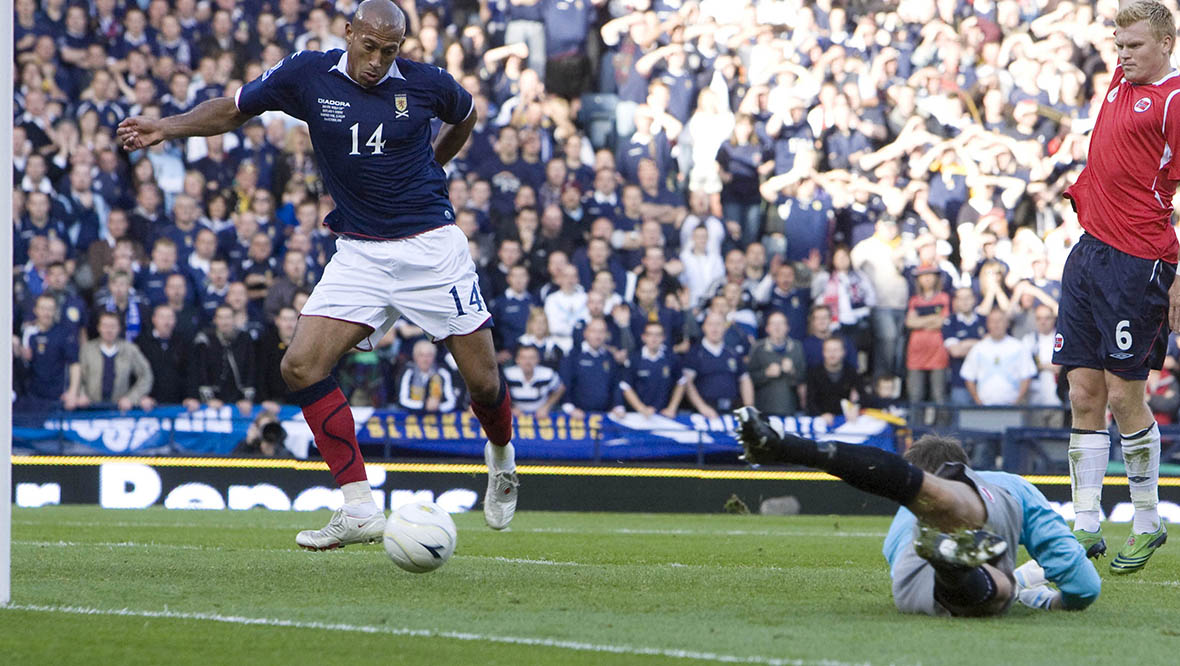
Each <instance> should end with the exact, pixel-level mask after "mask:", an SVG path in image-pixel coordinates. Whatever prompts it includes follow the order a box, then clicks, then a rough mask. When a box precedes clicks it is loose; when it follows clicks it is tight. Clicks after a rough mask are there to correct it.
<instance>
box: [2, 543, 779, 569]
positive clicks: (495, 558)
mask: <svg viewBox="0 0 1180 666" xmlns="http://www.w3.org/2000/svg"><path fill="white" fill-rule="evenodd" d="M12 543H13V545H16V546H35V547H40V548H143V549H148V548H159V549H164V550H205V551H214V552H223V551H224V552H229V551H233V552H256V553H305V552H306V551H304V550H303V549H301V548H235V547H233V546H215V545H203V546H202V545H196V544H174V543H157V542H138V541H13V542H12ZM372 552H374V549H364V548H354V549H351V550H345V549H343V548H341V549H339V550H337V551H334V552H333V554H331V555H328V554H325V555H324V557H339V555H337V554H336V553H345V554H348V555H367V554H369V553H372ZM315 556H316V555H315V554H309V555H308V557H315ZM454 557H455V558H456V559H460V560H487V561H489V562H502V563H504V564H534V565H538V566H547V567H615V566H634V567H645V568H653V567H655V568H661V567H663V568H669V569H718V568H721V569H741V570H746V571H786V569H785V568H783V567H778V566H749V565H734V566H724V565H713V564H682V563H680V562H628V563H626V564H614V563H609V562H571V561H561V560H545V559H535V558H527V557H504V556H503V555H462V554H456V555H455V556H454Z"/></svg>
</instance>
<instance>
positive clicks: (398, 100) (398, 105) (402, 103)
mask: <svg viewBox="0 0 1180 666" xmlns="http://www.w3.org/2000/svg"><path fill="white" fill-rule="evenodd" d="M393 108H394V109H396V110H397V115H396V116H395V118H409V117H410V103H409V101H408V100H407V99H406V95H405V93H398V94H396V95H394V96H393Z"/></svg>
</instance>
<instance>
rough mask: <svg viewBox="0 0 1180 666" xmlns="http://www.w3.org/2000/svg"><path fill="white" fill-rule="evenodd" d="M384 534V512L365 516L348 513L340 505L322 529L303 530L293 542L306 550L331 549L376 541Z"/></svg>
mask: <svg viewBox="0 0 1180 666" xmlns="http://www.w3.org/2000/svg"><path fill="white" fill-rule="evenodd" d="M384 536H385V512H384V511H377V512H376V513H374V514H373V515H371V516H369V517H367V518H356V517H353V516H350V515H348V513H346V512H345V511H344V508H343V507H341V508H339V509H336V513H333V514H332V519H331V520H329V521H328V524H327V525H326V526H325V527H324V529H322V530H303V531H302V532H300V533H299V534H296V535H295V543H297V544H299V546H300V547H302V548H306V549H308V550H332V549H334V548H343V547H345V546H348V545H351V544H354V543H377V542H379V541H381V539H382V538H383V537H384Z"/></svg>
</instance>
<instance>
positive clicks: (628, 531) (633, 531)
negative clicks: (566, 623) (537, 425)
mask: <svg viewBox="0 0 1180 666" xmlns="http://www.w3.org/2000/svg"><path fill="white" fill-rule="evenodd" d="M12 522H13V523H15V524H17V525H28V526H32V527H39V526H42V525H45V526H53V527H96V526H99V525H96V524H95V523H88V522H84V521H37V520H14V521H12ZM100 526H101V527H104V528H106V527H118V528H137V527H142V528H166V529H187V528H190V527H209V528H214V529H236V530H245V529H249V530H259V529H266V530H293V529H297V528H296V527H293V526H284V525H260V524H242V523H236V524H224V523H204V522H200V523H139V522H134V521H124V522H114V523H108V522H103V523H101V525H100ZM459 531H460V532H468V531H470V532H483V531H485V530H484V528H482V527H471V528H460V530H459ZM512 531H513V532H516V533H535V534H621V535H627V536H770V537H775V536H781V537H823V538H827V537H837V538H884V537H885V532H845V531H834V530H833V531H827V530H815V529H807V530H793V531H792V530H790V529H786V530H690V529H639V528H630V527H619V528H614V529H574V528H569V527H513V528H512Z"/></svg>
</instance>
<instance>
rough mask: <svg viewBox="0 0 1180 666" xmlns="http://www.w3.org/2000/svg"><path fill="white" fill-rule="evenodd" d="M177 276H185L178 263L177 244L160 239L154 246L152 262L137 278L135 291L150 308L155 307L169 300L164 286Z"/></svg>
mask: <svg viewBox="0 0 1180 666" xmlns="http://www.w3.org/2000/svg"><path fill="white" fill-rule="evenodd" d="M177 274H181V275H183V273H181V271H180V269H179V268H178V267H177V263H176V243H174V242H173V241H172V239H170V238H160V239H158V240H156V244H155V245H153V246H152V262H151V263H150V264H148V265H147V267H145V268H144V269H143V270H141V271H140V272H139V274H138V275H136V276H135V289H136V291H138V292H139V294H140V295H141V296H143V297H144V298H146V299H147V302H148V306H149V307H154V306H156V305H159V304H161V303H163V302H164V301H166V300H168V299H167V298H166V297H165V295H164V285H165V283H166V282H167V281H168V277H169V276H171V275H177Z"/></svg>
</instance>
